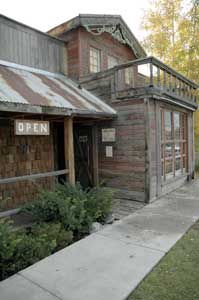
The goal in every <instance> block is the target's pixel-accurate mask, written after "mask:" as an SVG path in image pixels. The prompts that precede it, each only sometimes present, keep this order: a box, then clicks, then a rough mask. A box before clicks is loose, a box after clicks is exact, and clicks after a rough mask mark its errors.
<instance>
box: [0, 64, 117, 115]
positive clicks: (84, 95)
mask: <svg viewBox="0 0 199 300" xmlns="http://www.w3.org/2000/svg"><path fill="white" fill-rule="evenodd" d="M0 102H2V103H5V104H6V103H7V102H12V103H17V104H30V105H32V106H44V107H56V108H66V109H69V110H71V111H76V110H78V113H79V114H81V113H85V112H87V113H88V114H89V112H90V113H92V114H95V113H102V114H103V113H105V114H110V115H114V114H116V112H115V110H114V109H112V108H111V107H110V106H109V105H107V104H105V103H104V102H103V101H101V100H100V99H99V98H97V97H96V96H94V95H92V94H91V93H90V92H88V91H86V90H85V89H81V88H78V86H77V85H76V84H75V83H74V82H72V81H71V80H70V79H68V78H67V77H65V76H62V75H58V74H52V75H50V74H49V73H47V74H45V72H44V73H42V74H41V72H39V73H36V72H31V71H27V70H22V69H21V68H20V69H18V68H13V67H8V66H2V65H0Z"/></svg>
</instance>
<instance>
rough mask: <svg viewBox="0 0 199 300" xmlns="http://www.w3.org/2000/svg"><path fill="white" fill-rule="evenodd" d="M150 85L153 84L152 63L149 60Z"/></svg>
mask: <svg viewBox="0 0 199 300" xmlns="http://www.w3.org/2000/svg"><path fill="white" fill-rule="evenodd" d="M150 86H153V63H152V61H151V62H150Z"/></svg>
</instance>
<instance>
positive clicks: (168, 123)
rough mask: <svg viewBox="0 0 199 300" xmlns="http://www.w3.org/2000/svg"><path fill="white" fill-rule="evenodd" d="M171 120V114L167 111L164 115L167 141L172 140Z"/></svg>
mask: <svg viewBox="0 0 199 300" xmlns="http://www.w3.org/2000/svg"><path fill="white" fill-rule="evenodd" d="M171 120H172V118H171V112H170V111H165V113H164V126H165V135H166V140H171V139H172V132H171V128H172V126H171Z"/></svg>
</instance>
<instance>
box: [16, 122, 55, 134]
mask: <svg viewBox="0 0 199 300" xmlns="http://www.w3.org/2000/svg"><path fill="white" fill-rule="evenodd" d="M15 134H16V135H49V134H50V124H49V122H48V121H36V120H15Z"/></svg>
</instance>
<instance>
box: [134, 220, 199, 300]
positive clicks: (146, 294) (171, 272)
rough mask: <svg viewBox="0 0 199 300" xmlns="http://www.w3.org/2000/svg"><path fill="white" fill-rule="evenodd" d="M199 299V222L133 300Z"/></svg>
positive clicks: (158, 267)
mask: <svg viewBox="0 0 199 300" xmlns="http://www.w3.org/2000/svg"><path fill="white" fill-rule="evenodd" d="M198 299H199V222H197V223H196V224H195V225H193V227H192V228H191V229H190V230H189V231H188V232H187V233H186V234H185V235H184V237H183V238H182V239H181V240H180V241H178V242H177V244H176V245H175V246H174V248H173V249H172V250H171V251H170V252H169V253H168V254H167V255H166V256H165V257H164V258H163V259H162V260H161V261H160V263H159V264H158V265H157V266H156V267H155V268H154V269H153V271H152V272H151V273H150V274H149V275H148V276H147V277H146V278H145V279H144V280H143V281H142V282H141V284H140V285H139V286H138V287H137V289H135V290H134V291H133V293H132V294H131V296H130V297H129V300H198Z"/></svg>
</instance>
